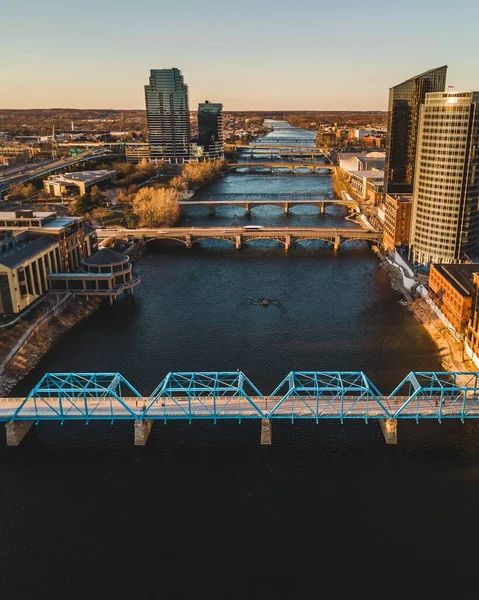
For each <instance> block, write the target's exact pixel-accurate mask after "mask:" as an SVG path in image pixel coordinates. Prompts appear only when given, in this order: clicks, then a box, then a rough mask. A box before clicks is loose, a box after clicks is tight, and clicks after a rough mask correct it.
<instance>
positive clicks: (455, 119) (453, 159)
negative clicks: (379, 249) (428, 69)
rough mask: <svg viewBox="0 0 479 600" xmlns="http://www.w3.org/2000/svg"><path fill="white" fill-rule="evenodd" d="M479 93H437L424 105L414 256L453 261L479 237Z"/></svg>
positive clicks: (473, 246)
mask: <svg viewBox="0 0 479 600" xmlns="http://www.w3.org/2000/svg"><path fill="white" fill-rule="evenodd" d="M478 204H479V92H470V91H467V92H456V91H454V92H453V91H449V92H437V93H432V94H427V95H426V102H425V104H424V105H423V106H422V107H421V111H420V122H419V132H418V151H417V160H416V172H415V178H414V192H413V214H412V228H411V247H412V256H413V260H414V261H415V262H417V263H419V264H423V265H427V264H429V263H431V262H438V263H443V262H444V263H451V262H458V261H462V260H464V258H465V257H466V256H469V257H470V256H471V255H472V254H473V253H474V252H475V250H476V244H477V242H478V239H479V207H478Z"/></svg>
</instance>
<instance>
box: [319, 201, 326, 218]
mask: <svg viewBox="0 0 479 600" xmlns="http://www.w3.org/2000/svg"><path fill="white" fill-rule="evenodd" d="M319 214H320V215H322V216H324V215H325V214H326V202H321V203H320V205H319Z"/></svg>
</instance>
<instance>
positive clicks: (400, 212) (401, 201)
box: [383, 194, 412, 250]
mask: <svg viewBox="0 0 479 600" xmlns="http://www.w3.org/2000/svg"><path fill="white" fill-rule="evenodd" d="M383 210H384V235H383V246H384V248H386V249H387V250H394V249H395V248H396V247H397V246H408V245H409V236H410V234H411V213H412V194H403V195H392V194H386V201H385V203H384V205H383Z"/></svg>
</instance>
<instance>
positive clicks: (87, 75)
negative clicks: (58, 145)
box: [0, 0, 479, 110]
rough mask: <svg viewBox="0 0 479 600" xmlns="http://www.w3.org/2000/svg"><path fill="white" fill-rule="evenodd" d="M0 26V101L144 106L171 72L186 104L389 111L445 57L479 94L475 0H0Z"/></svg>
mask: <svg viewBox="0 0 479 600" xmlns="http://www.w3.org/2000/svg"><path fill="white" fill-rule="evenodd" d="M0 23H1V33H0V52H1V53H0V56H1V57H2V58H1V63H0V65H1V66H0V108H36V107H38V108H46V107H75V108H124V109H127V108H144V92H143V86H144V85H145V83H147V81H148V75H149V70H150V69H152V68H168V67H178V68H180V69H181V70H182V72H183V74H184V76H185V80H186V82H187V83H188V85H189V89H190V108H195V106H196V104H197V103H198V102H199V101H203V100H205V99H208V100H211V101H216V102H223V104H224V107H225V109H226V110H228V109H229V110H241V109H258V110H260V109H265V110H266V109H314V110H334V109H336V110H348V109H353V110H354V109H357V110H368V109H370V110H373V109H386V106H387V96H388V88H389V87H390V86H392V85H395V84H397V83H399V82H401V81H403V80H404V79H407V78H409V77H411V76H413V75H415V74H417V73H420V72H422V71H425V70H427V69H430V68H434V67H437V66H440V65H443V64H447V65H448V66H449V71H448V84H449V85H453V86H454V87H455V88H456V89H459V88H461V89H476V90H477V89H479V41H478V40H479V38H478V23H479V2H478V1H477V0H454V2H450V1H446V0H396V1H394V2H392V1H391V0H383V1H378V2H368V1H364V0H363V1H361V0H360V1H358V0H354V1H352V0H342V1H341V0H334V1H330V2H325V1H324V0H288V2H286V1H284V0H238V1H237V2H233V1H232V0H194V1H193V0H178V1H177V2H175V1H171V0H135V1H132V0H128V2H126V1H125V0H115V1H113V0H78V1H75V2H73V1H72V0H43V1H40V0H22V1H18V2H14V1H13V0H12V1H11V0H4V2H2V7H1V11H0Z"/></svg>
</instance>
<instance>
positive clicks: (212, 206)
mask: <svg viewBox="0 0 479 600" xmlns="http://www.w3.org/2000/svg"><path fill="white" fill-rule="evenodd" d="M214 214H215V207H214V205H213V204H210V215H211V216H213V215H214Z"/></svg>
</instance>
